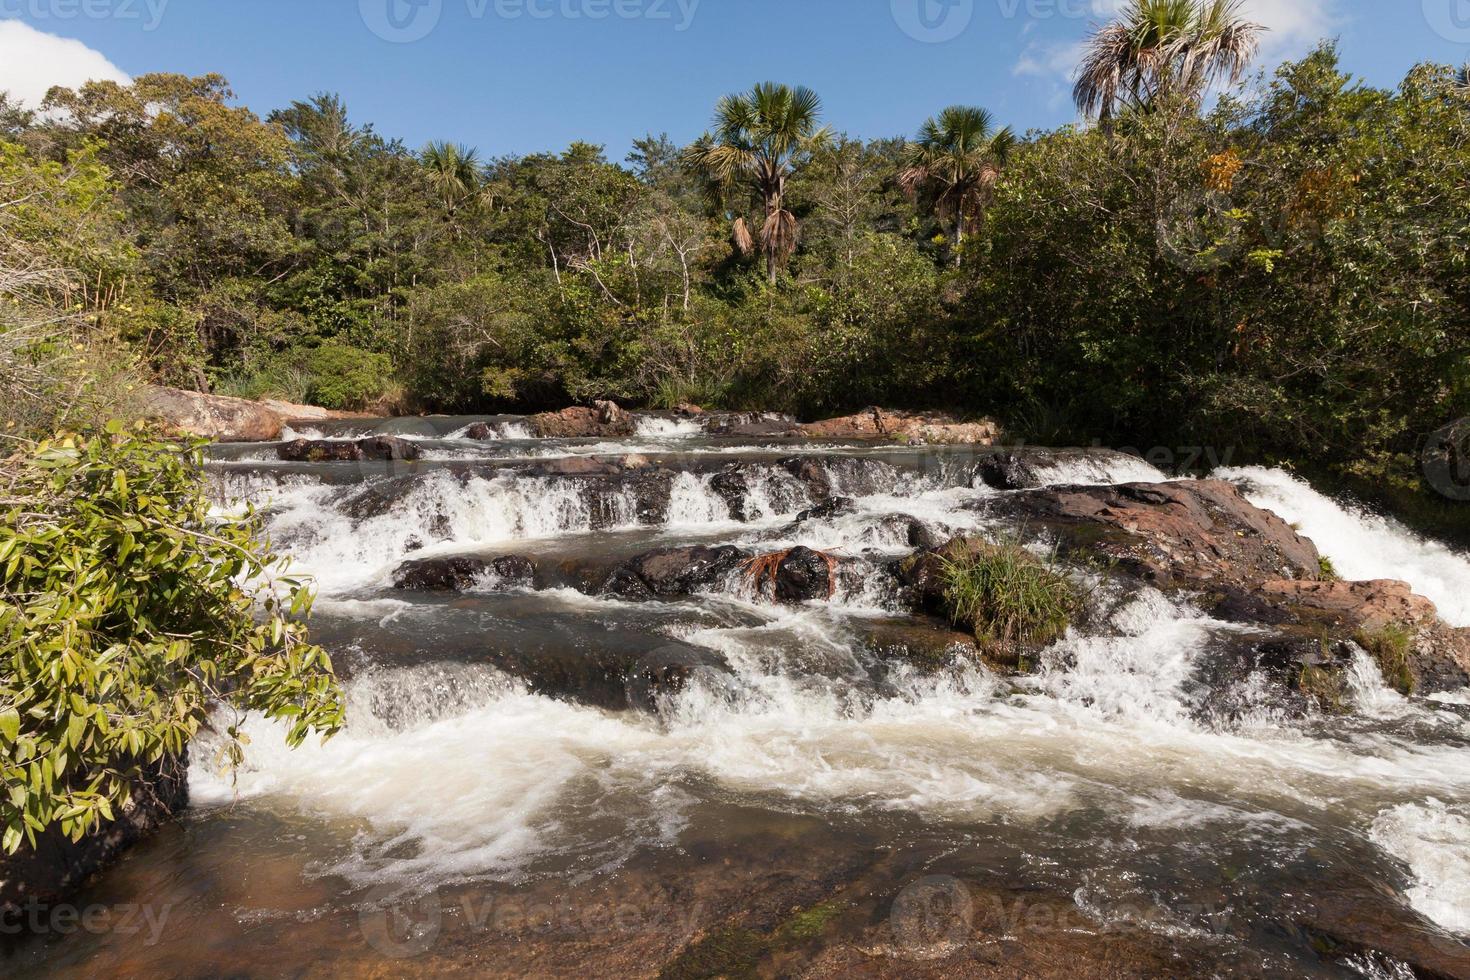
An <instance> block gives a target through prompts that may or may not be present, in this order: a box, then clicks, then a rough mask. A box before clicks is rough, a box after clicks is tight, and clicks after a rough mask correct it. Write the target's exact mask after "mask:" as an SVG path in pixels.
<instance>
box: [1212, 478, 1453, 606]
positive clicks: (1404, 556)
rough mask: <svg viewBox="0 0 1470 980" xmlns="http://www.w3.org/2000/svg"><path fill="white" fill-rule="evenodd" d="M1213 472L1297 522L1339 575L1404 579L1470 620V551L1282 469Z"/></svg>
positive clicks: (1358, 578)
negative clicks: (1329, 493)
mask: <svg viewBox="0 0 1470 980" xmlns="http://www.w3.org/2000/svg"><path fill="white" fill-rule="evenodd" d="M1215 475H1216V476H1217V477H1219V478H1221V479H1225V480H1233V481H1237V482H1240V483H1242V484H1244V485H1245V488H1246V496H1247V497H1248V498H1249V499H1250V501H1251V503H1253V504H1255V505H1256V506H1258V507H1264V508H1266V509H1268V510H1271V511H1273V512H1275V513H1276V514H1277V515H1279V516H1280V517H1281V518H1282V519H1283V520H1285V521H1287V522H1289V523H1291V524H1293V525H1295V526H1297V527H1299V528H1300V529H1301V532H1302V534H1304V535H1306V536H1307V537H1309V538H1311V539H1312V541H1313V542H1314V543H1315V544H1316V545H1317V550H1319V551H1320V552H1322V554H1324V555H1326V556H1327V557H1328V558H1330V559H1332V564H1333V565H1334V566H1335V567H1336V569H1337V572H1338V574H1340V575H1341V576H1342V577H1343V578H1345V579H1349V580H1352V581H1369V580H1373V579H1397V580H1399V581H1404V582H1408V583H1409V585H1411V586H1412V587H1413V589H1414V591H1415V592H1417V593H1418V594H1420V595H1422V596H1425V597H1427V598H1428V599H1430V600H1431V601H1433V602H1434V604H1435V605H1436V606H1438V607H1439V614H1440V616H1441V617H1443V618H1444V620H1445V621H1446V622H1447V623H1450V624H1451V625H1453V626H1470V557H1467V556H1466V555H1465V554H1464V553H1463V552H1459V551H1456V550H1454V549H1453V548H1450V547H1448V546H1446V545H1443V544H1440V543H1439V542H1436V541H1428V540H1425V539H1424V538H1422V537H1420V536H1419V535H1417V534H1414V533H1413V532H1412V531H1410V530H1409V529H1408V528H1406V527H1404V526H1403V525H1402V524H1400V523H1398V522H1397V521H1395V520H1393V519H1391V518H1386V517H1380V516H1378V515H1376V514H1370V513H1367V512H1365V511H1361V510H1358V509H1355V508H1351V507H1344V506H1343V505H1342V504H1339V503H1338V502H1337V501H1335V500H1333V499H1331V498H1330V497H1328V496H1326V495H1325V494H1321V493H1318V492H1317V491H1316V490H1314V489H1312V487H1311V486H1310V485H1308V484H1307V483H1306V482H1305V481H1303V480H1300V479H1298V478H1296V477H1294V476H1292V475H1291V474H1290V473H1287V472H1286V471H1284V470H1277V469H1264V468H1262V467H1245V468H1235V469H1225V470H1220V471H1219V472H1217V473H1216V474H1215Z"/></svg>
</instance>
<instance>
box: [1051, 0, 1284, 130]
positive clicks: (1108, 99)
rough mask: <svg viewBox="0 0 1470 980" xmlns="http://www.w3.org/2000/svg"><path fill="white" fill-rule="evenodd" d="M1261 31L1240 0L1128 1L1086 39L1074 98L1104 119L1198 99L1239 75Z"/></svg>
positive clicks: (1079, 105) (1084, 110)
mask: <svg viewBox="0 0 1470 980" xmlns="http://www.w3.org/2000/svg"><path fill="white" fill-rule="evenodd" d="M1263 30H1264V28H1263V27H1261V25H1259V24H1254V23H1251V22H1250V21H1248V20H1246V19H1245V18H1244V17H1242V16H1241V0H1129V2H1128V6H1127V7H1125V8H1124V9H1123V12H1122V15H1121V16H1120V18H1119V19H1118V20H1116V21H1114V22H1113V23H1111V24H1107V25H1105V26H1103V27H1101V28H1099V29H1098V30H1097V31H1096V32H1095V33H1094V34H1093V35H1092V38H1091V40H1089V41H1088V44H1087V53H1086V55H1085V56H1084V57H1083V59H1082V64H1081V66H1080V68H1079V69H1078V74H1077V84H1076V87H1075V88H1074V89H1073V91H1072V97H1073V98H1074V99H1075V100H1076V102H1077V108H1078V109H1079V110H1080V111H1081V112H1082V114H1083V115H1085V116H1092V117H1096V118H1097V119H1098V120H1099V121H1101V122H1103V123H1104V124H1108V123H1109V122H1111V120H1113V119H1114V118H1115V117H1117V116H1118V115H1120V114H1121V113H1122V112H1124V111H1127V110H1129V109H1133V110H1137V111H1141V112H1150V111H1152V110H1153V109H1154V108H1156V107H1157V105H1158V104H1159V102H1160V100H1161V99H1164V98H1167V97H1171V96H1175V97H1182V98H1184V99H1187V100H1191V101H1194V100H1198V99H1199V98H1200V97H1202V96H1203V95H1204V92H1205V90H1206V89H1207V88H1208V87H1209V86H1210V85H1211V84H1212V83H1214V82H1216V81H1219V80H1221V79H1226V80H1228V81H1229V82H1230V83H1231V84H1233V83H1235V82H1238V81H1239V80H1240V78H1241V76H1242V75H1243V74H1244V73H1245V69H1246V66H1247V65H1249V64H1250V61H1251V59H1252V58H1253V57H1255V54H1256V50H1257V48H1258V46H1259V44H1260V35H1261V32H1262V31H1263Z"/></svg>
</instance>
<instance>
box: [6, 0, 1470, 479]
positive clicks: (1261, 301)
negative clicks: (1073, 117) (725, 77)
mask: <svg viewBox="0 0 1470 980" xmlns="http://www.w3.org/2000/svg"><path fill="white" fill-rule="evenodd" d="M1166 15H1167V16H1166ZM1129 18H1131V19H1129ZM1171 18H1172V19H1171ZM1255 37H1256V32H1255V30H1254V28H1253V26H1252V25H1249V24H1245V23H1243V22H1241V21H1240V20H1239V18H1238V17H1237V16H1235V15H1234V13H1233V7H1232V5H1231V4H1229V3H1218V2H1209V3H1201V4H1196V5H1190V4H1183V5H1181V4H1160V3H1152V2H1143V3H1140V4H1136V5H1135V9H1133V10H1132V11H1131V12H1129V13H1127V14H1126V15H1125V19H1124V20H1121V21H1120V22H1119V23H1118V24H1115V25H1112V26H1110V27H1108V28H1105V29H1104V30H1103V31H1101V32H1100V33H1099V35H1098V36H1097V38H1096V39H1095V43H1094V45H1093V46H1092V47H1091V48H1090V49H1089V50H1088V53H1087V56H1086V60H1085V63H1084V64H1083V66H1082V72H1081V76H1080V78H1081V81H1080V82H1079V85H1078V91H1077V100H1078V104H1079V107H1080V108H1081V109H1082V110H1084V112H1085V113H1087V114H1089V115H1090V116H1091V117H1093V118H1094V119H1095V120H1096V123H1097V124H1095V125H1094V124H1087V125H1077V126H1068V127H1064V128H1062V129H1060V130H1056V131H1051V132H1031V133H1027V134H1025V135H1023V136H1018V135H1015V134H1013V133H1012V132H1011V131H1010V130H1008V129H1005V128H1004V126H1003V125H1001V121H999V120H995V119H993V118H992V117H991V116H990V114H989V113H986V112H985V111H984V110H982V109H979V108H976V107H965V106H957V107H951V108H948V109H946V108H943V107H922V106H919V107H916V109H915V123H914V125H915V131H914V134H913V135H912V137H908V138H906V136H905V135H899V134H895V136H894V137H892V138H887V139H875V140H860V139H856V138H853V137H849V136H845V135H843V134H842V133H841V132H840V120H831V119H826V118H824V115H823V113H822V107H821V102H820V99H819V98H818V96H817V94H815V93H812V92H810V91H807V90H805V89H802V88H799V87H786V86H781V85H765V84H763V85H759V86H756V87H755V88H753V89H752V90H750V91H749V92H746V93H740V94H735V95H732V96H730V97H728V98H726V99H723V100H721V101H720V102H719V104H718V106H717V107H716V110H715V113H714V116H713V124H712V128H711V130H710V132H709V133H708V134H706V135H705V136H703V137H701V138H699V139H697V140H695V141H694V142H693V143H692V144H691V145H690V146H687V147H681V146H677V145H675V144H674V143H673V142H672V141H670V140H669V139H668V137H666V136H661V135H649V136H646V137H644V138H641V139H639V140H637V141H636V144H635V148H634V150H633V152H632V153H630V154H629V155H628V156H627V158H626V159H625V160H621V161H616V160H611V159H609V158H608V155H607V153H606V152H605V150H604V149H603V148H602V147H598V146H592V145H588V144H585V143H573V144H572V145H571V146H569V147H567V148H565V149H563V150H556V151H548V152H546V153H539V154H532V155H528V156H518V157H487V156H483V155H481V154H480V153H478V152H477V151H475V150H474V149H472V148H468V147H464V146H459V145H455V144H452V143H433V144H430V145H429V146H427V147H422V148H419V147H409V146H405V145H404V144H403V143H401V142H399V141H396V140H394V139H393V138H391V136H390V135H387V134H380V133H378V132H377V131H376V130H375V129H374V128H373V127H372V126H371V125H370V124H369V123H367V122H365V121H362V120H360V119H357V118H355V117H354V116H353V115H352V114H351V113H350V112H349V110H348V107H347V106H346V105H345V104H344V102H343V101H342V100H341V99H340V98H338V97H336V96H333V95H325V94H324V95H316V96H311V97H308V98H304V99H303V100H301V101H299V102H295V103H293V104H292V105H290V106H287V107H285V108H282V109H278V110H276V111H274V112H271V113H269V114H268V115H264V116H261V115H257V114H256V113H254V112H252V111H250V110H249V109H247V108H245V107H243V106H240V105H238V104H236V102H235V100H234V99H233V97H232V94H231V92H230V90H229V87H228V85H227V83H226V81H225V80H224V79H223V78H220V77H218V76H212V75H211V76H204V77H200V78H185V77H182V76H177V75H146V76H143V77H140V78H138V79H137V80H136V81H135V82H134V83H133V84H132V85H129V86H120V85H117V84H115V83H110V82H106V83H96V84H90V85H87V86H84V87H83V88H81V89H79V90H75V91H70V90H63V89H58V90H55V91H53V92H52V93H51V94H50V96H49V97H48V99H47V102H46V105H45V111H43V112H41V113H30V112H26V111H24V110H21V109H19V108H18V107H16V106H14V105H13V104H9V103H6V104H5V107H4V108H3V109H0V140H3V147H4V148H3V153H0V186H4V187H5V188H6V192H5V193H6V194H7V196H8V197H10V198H16V197H17V194H18V193H20V195H21V197H25V195H26V194H28V193H29V191H25V190H22V191H20V192H17V190H16V188H22V189H24V188H27V187H30V186H32V185H44V187H45V190H44V193H45V194H47V195H49V196H48V197H46V198H45V203H39V201H40V199H31V198H25V203H22V205H21V206H20V207H19V217H17V216H16V214H14V213H13V212H14V211H15V210H16V209H11V211H10V212H0V214H6V217H3V218H0V221H3V222H5V223H6V224H5V236H4V237H5V238H6V240H7V245H6V247H11V245H13V244H14V243H16V242H19V243H21V244H24V245H25V246H26V247H27V248H29V249H31V250H32V252H33V253H34V254H32V255H31V257H32V258H34V259H36V261H37V263H38V265H36V266H32V268H42V267H44V268H46V269H64V270H68V272H67V273H66V274H65V275H63V276H60V277H57V276H52V277H50V278H46V277H43V278H41V279H38V280H34V281H27V282H24V283H22V284H21V285H22V287H23V289H22V292H21V295H23V296H24V297H25V302H24V303H23V304H22V307H23V308H28V309H31V310H33V311H35V310H49V311H52V312H53V315H51V316H47V315H32V316H31V317H30V319H29V322H31V323H40V324H42V325H43V332H47V330H48V329H49V328H48V327H46V326H45V325H48V324H51V323H53V322H61V321H63V320H64V321H65V322H66V323H67V324H68V330H70V329H72V327H73V326H75V327H76V328H77V329H78V334H77V337H76V338H75V339H72V338H68V339H66V340H65V341H64V342H62V341H58V340H57V339H56V337H55V336H52V335H50V334H49V333H48V335H47V337H46V339H45V340H44V342H36V343H31V342H30V341H28V340H26V337H27V336H29V335H27V334H20V333H16V332H15V328H14V327H11V326H7V328H6V333H5V335H4V336H5V338H6V343H7V344H8V345H9V346H12V347H14V346H16V345H17V344H20V345H22V346H25V347H26V349H27V350H28V351H29V352H30V353H29V354H27V356H26V357H21V358H19V359H18V360H17V358H15V357H13V356H9V355H7V357H6V359H5V362H6V366H5V368H4V370H6V372H7V374H11V373H14V372H15V371H16V370H17V367H16V365H17V363H19V364H20V365H21V366H23V367H24V366H26V364H27V358H37V357H40V358H45V357H47V356H50V355H51V354H55V353H56V352H55V351H51V352H50V354H48V351H47V348H48V347H56V346H58V345H59V346H60V347H65V348H66V349H67V350H68V351H70V352H72V353H78V354H82V355H83V356H84V357H85V355H86V351H88V350H96V349H98V348H99V346H100V347H101V348H102V349H105V350H108V351H118V352H122V353H121V354H119V355H118V356H116V357H106V358H103V359H101V360H100V361H99V360H98V359H97V358H95V357H94V358H92V359H91V360H90V361H88V362H87V363H89V364H94V365H95V364H105V366H106V371H105V372H103V373H110V374H116V373H117V372H118V371H120V370H122V369H123V368H124V367H125V368H126V369H127V370H128V371H130V372H132V371H135V372H136V375H137V377H143V378H149V379H156V380H160V381H163V382H165V383H169V384H174V385H179V386H184V387H191V388H198V389H205V390H213V391H215V392H218V393H223V394H238V395H244V396H263V395H271V396H277V397H281V398H285V399H290V400H296V401H303V400H312V401H316V402H319V403H322V404H324V405H326V406H327V407H334V408H358V407H370V406H380V407H386V408H392V409H398V410H406V411H417V410H423V411H453V412H468V411H477V412H478V411H502V410H528V409H541V408H548V407H560V406H562V405H564V404H566V403H568V402H585V401H587V400H589V399H592V398H612V399H617V400H619V401H622V402H625V403H629V404H634V405H646V406H654V407H670V406H673V405H675V404H677V403H681V402H697V403H700V404H703V405H706V406H707V407H725V408H760V409H785V410H790V411H793V412H797V413H801V414H806V415H819V414H840V413H842V412H844V411H847V410H850V409H853V408H856V407H860V406H862V405H865V404H870V403H884V404H890V405H898V406H910V407H942V408H946V409H950V410H960V411H965V412H971V413H975V414H989V415H993V416H995V417H997V418H999V419H1000V420H1001V421H1003V422H1005V423H1006V424H1007V425H1008V426H1009V428H1010V431H1011V432H1012V433H1013V434H1016V435H1018V436H1021V437H1026V438H1030V439H1033V440H1042V441H1051V442H1057V441H1064V442H1081V443H1084V444H1089V443H1092V442H1103V443H1110V444H1117V445H1132V446H1149V445H1167V446H1201V445H1205V446H1211V447H1214V448H1215V449H1216V450H1217V458H1218V456H1220V455H1223V453H1224V451H1226V450H1233V452H1234V457H1233V458H1234V459H1235V460H1237V461H1244V460H1263V461H1264V460H1275V461H1282V460H1285V461H1294V462H1297V463H1300V464H1302V465H1312V466H1317V467H1319V468H1322V469H1324V470H1327V471H1329V472H1330V473H1331V474H1333V475H1334V476H1335V477H1336V478H1338V479H1341V480H1345V481H1352V482H1353V484H1354V485H1357V486H1360V487H1370V488H1374V489H1376V490H1380V491H1382V492H1383V493H1391V492H1392V493H1398V494H1401V495H1410V496H1412V495H1414V494H1417V493H1418V492H1419V491H1420V489H1421V488H1420V483H1419V477H1418V471H1417V466H1416V458H1417V456H1418V453H1419V451H1420V449H1421V446H1422V443H1423V441H1424V439H1425V438H1426V436H1427V435H1428V434H1429V433H1432V432H1434V431H1436V430H1438V429H1440V428H1441V427H1443V426H1445V425H1446V424H1448V423H1449V422H1451V421H1453V420H1455V419H1457V418H1460V417H1462V416H1465V415H1470V327H1467V324H1470V270H1467V261H1470V260H1467V245H1466V239H1467V229H1470V193H1467V187H1470V142H1467V137H1470V92H1467V89H1466V87H1465V86H1464V84H1463V74H1460V73H1457V72H1456V71H1454V70H1452V69H1451V68H1449V67H1447V66H1436V65H1429V64H1426V65H1421V66H1418V67H1416V68H1414V69H1413V70H1412V71H1411V72H1410V73H1409V74H1408V75H1407V76H1406V78H1405V79H1404V81H1403V82H1402V84H1401V85H1399V86H1398V87H1397V88H1396V89H1393V90H1382V89H1376V88H1372V87H1369V86H1366V85H1362V84H1360V83H1358V82H1356V81H1355V80H1353V79H1352V77H1351V76H1350V74H1348V73H1347V72H1346V71H1345V70H1344V69H1343V67H1342V66H1341V65H1339V63H1338V59H1337V56H1336V53H1335V52H1334V50H1333V49H1332V47H1331V46H1324V47H1322V48H1321V49H1319V50H1317V51H1315V52H1314V53H1312V54H1311V55H1310V56H1308V57H1306V58H1305V59H1303V60H1301V61H1298V62H1293V63H1289V64H1285V65H1282V66H1280V67H1279V68H1278V69H1277V70H1275V71H1274V72H1271V73H1269V75H1264V76H1262V77H1260V78H1255V77H1252V76H1251V75H1250V74H1249V72H1248V70H1247V66H1248V65H1249V64H1250V60H1251V57H1252V55H1253V53H1254V50H1255ZM1237 81H1239V82H1240V84H1239V85H1232V83H1233V82H1237ZM1211 85H1213V86H1215V87H1216V89H1215V90H1218V89H1220V88H1222V87H1223V88H1226V89H1227V91H1226V92H1225V94H1224V95H1223V97H1221V98H1219V99H1218V100H1215V99H1214V98H1213V97H1208V96H1207V88H1208V86H1211ZM984 96H985V93H983V92H977V93H976V99H975V101H977V102H983V101H984ZM926 117H927V120H928V121H927V122H926V121H925V119H926ZM9 264H10V265H11V266H12V267H17V268H19V267H22V266H15V264H14V263H9ZM5 289H6V292H7V294H8V295H15V290H14V289H13V288H12V286H11V285H10V284H9V283H7V284H5ZM5 315H6V316H8V317H13V316H14V313H13V311H10V312H7V313H6V314H5ZM70 356H71V355H70V354H67V357H68V358H70ZM71 363H73V364H75V363H78V362H76V361H75V360H72V361H71ZM54 373H55V372H53V374H54ZM94 375H95V372H94V371H93V370H92V369H91V368H86V369H83V368H77V369H75V370H73V371H72V372H71V375H70V376H73V377H74V378H85V379H87V380H86V381H85V383H82V382H77V381H72V382H69V381H67V380H65V379H66V377H68V376H69V375H68V374H67V372H65V371H63V372H60V377H61V380H60V381H54V380H53V381H52V382H48V383H55V384H61V385H63V386H68V385H69V386H70V388H78V387H79V386H80V387H81V388H87V387H88V386H96V385H98V384H100V382H98V381H97V380H96V378H95V376H94ZM5 383H6V387H7V390H8V389H10V388H12V387H14V386H15V385H16V384H17V383H18V382H16V381H14V380H12V379H11V378H9V377H7V379H6V382H5ZM22 387H23V388H25V387H27V386H26V385H22ZM30 387H32V388H33V387H34V386H30ZM104 387H106V386H105V385H104ZM117 387H119V388H126V387H127V385H120V386H117ZM32 394H34V391H32ZM32 401H33V402H38V403H43V404H49V403H50V402H51V401H52V399H49V398H48V397H47V396H44V395H37V396H36V397H34V398H31V399H29V401H28V402H27V403H29V402H32ZM78 402H79V407H77V408H75V409H72V410H70V411H69V412H68V413H64V414H66V415H67V416H86V415H89V414H90V415H92V416H93V417H95V416H96V415H97V413H96V412H95V411H93V412H89V411H88V410H87V409H86V407H85V404H84V402H85V399H80V398H79V399H78ZM44 421H45V420H44V419H33V420H31V425H32V427H34V428H38V429H40V430H44V429H45V428H46V426H45V425H44V424H42V423H43V422H44ZM20 424H22V425H24V424H27V422H26V420H25V419H21V420H20Z"/></svg>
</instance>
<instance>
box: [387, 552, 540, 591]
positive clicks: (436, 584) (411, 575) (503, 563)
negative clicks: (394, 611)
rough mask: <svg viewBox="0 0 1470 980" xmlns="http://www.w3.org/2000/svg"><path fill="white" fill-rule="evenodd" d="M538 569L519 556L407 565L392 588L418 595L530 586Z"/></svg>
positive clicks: (395, 574)
mask: <svg viewBox="0 0 1470 980" xmlns="http://www.w3.org/2000/svg"><path fill="white" fill-rule="evenodd" d="M535 577H536V565H535V563H534V562H532V561H531V560H530V559H529V558H523V557H521V556H520V555H505V556H503V557H500V558H475V557H471V556H467V555H457V556H452V557H448V558H422V559H419V560H417V561H408V562H404V563H403V564H402V565H399V566H398V568H397V570H395V571H394V572H393V588H395V589H402V590H412V591H417V592H465V591H468V590H470V589H473V588H476V587H482V588H483V587H485V586H487V585H491V584H493V585H495V586H499V587H502V588H516V587H522V586H529V585H530V584H531V583H532V581H533V580H534V579H535Z"/></svg>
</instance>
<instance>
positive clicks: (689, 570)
mask: <svg viewBox="0 0 1470 980" xmlns="http://www.w3.org/2000/svg"><path fill="white" fill-rule="evenodd" d="M749 557H750V556H749V553H748V552H746V551H743V550H742V549H740V548H737V547H734V546H733V545H721V546H719V547H715V548H710V547H705V546H703V545H696V546H694V547H689V548H669V549H663V550H659V551H653V552H649V553H648V554H646V555H641V556H639V557H637V558H634V559H633V560H632V561H629V562H628V563H626V564H625V565H622V566H621V567H619V568H617V569H616V570H614V571H613V573H612V574H611V576H609V578H608V580H607V581H606V582H605V583H604V584H603V586H602V590H601V591H602V592H603V593H604V594H605V595H612V596H617V597H619V598H622V599H632V600H647V599H680V598H684V597H686V596H690V595H694V594H696V593H699V592H707V591H713V590H715V589H717V588H718V587H720V586H721V585H722V584H723V583H724V582H725V581H726V580H727V579H728V578H729V577H730V576H731V575H733V574H734V573H735V572H736V571H738V570H739V569H740V568H741V566H742V565H744V564H745V562H746V561H747V560H749Z"/></svg>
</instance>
